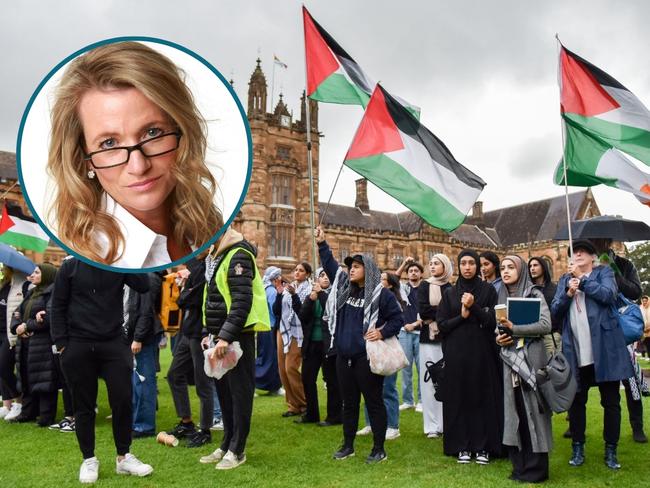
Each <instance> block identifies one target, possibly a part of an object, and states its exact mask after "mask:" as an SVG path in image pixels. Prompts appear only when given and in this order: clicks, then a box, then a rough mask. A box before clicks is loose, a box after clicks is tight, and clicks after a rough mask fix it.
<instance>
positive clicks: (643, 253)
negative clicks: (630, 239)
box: [627, 241, 650, 295]
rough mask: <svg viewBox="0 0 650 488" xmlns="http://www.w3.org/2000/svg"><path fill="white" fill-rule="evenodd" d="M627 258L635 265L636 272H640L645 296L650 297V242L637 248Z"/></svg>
mask: <svg viewBox="0 0 650 488" xmlns="http://www.w3.org/2000/svg"><path fill="white" fill-rule="evenodd" d="M627 257H628V258H629V259H630V261H632V262H633V263H634V266H636V270H637V271H638V272H639V279H640V280H641V289H642V290H643V294H644V295H650V241H646V242H644V243H643V244H639V245H638V246H635V247H634V249H632V250H631V251H630V252H629V253H628V255H627Z"/></svg>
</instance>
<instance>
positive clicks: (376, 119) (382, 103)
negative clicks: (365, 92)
mask: <svg viewBox="0 0 650 488" xmlns="http://www.w3.org/2000/svg"><path fill="white" fill-rule="evenodd" d="M400 149H404V142H403V141H402V137H401V136H400V133H399V129H398V128H397V125H395V121H394V120H393V118H392V117H391V116H390V113H389V112H388V107H386V98H385V97H384V94H383V92H382V90H381V87H380V86H379V84H377V86H376V87H375V90H374V91H373V92H372V96H371V97H370V100H369V101H368V106H367V107H366V111H365V113H364V114H363V119H362V120H361V124H359V128H358V129H357V132H356V134H355V135H354V140H353V141H352V144H351V145H350V149H348V153H347V154H346V155H345V159H346V160H349V159H359V158H365V157H368V156H374V155H376V154H383V153H387V152H392V151H398V150H400Z"/></svg>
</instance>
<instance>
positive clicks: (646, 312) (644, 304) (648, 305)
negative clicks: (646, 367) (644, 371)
mask: <svg viewBox="0 0 650 488" xmlns="http://www.w3.org/2000/svg"><path fill="white" fill-rule="evenodd" d="M641 313H642V314H643V344H644V346H645V352H644V356H645V355H646V354H647V356H648V357H650V297H648V295H643V296H642V297H641Z"/></svg>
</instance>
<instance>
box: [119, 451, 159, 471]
mask: <svg viewBox="0 0 650 488" xmlns="http://www.w3.org/2000/svg"><path fill="white" fill-rule="evenodd" d="M115 472H116V473H117V474H132V475H133V476H148V475H150V474H151V473H153V468H152V467H151V466H149V465H148V464H144V463H143V462H142V461H140V460H139V459H138V458H137V457H135V456H134V455H133V454H131V453H130V452H127V453H126V454H125V455H124V459H122V460H121V461H117V460H115Z"/></svg>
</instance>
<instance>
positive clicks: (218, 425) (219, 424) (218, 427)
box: [210, 419, 223, 430]
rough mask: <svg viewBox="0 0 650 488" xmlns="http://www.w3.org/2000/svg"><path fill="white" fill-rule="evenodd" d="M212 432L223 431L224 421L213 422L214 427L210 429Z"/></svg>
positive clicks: (215, 420)
mask: <svg viewBox="0 0 650 488" xmlns="http://www.w3.org/2000/svg"><path fill="white" fill-rule="evenodd" d="M210 430H223V420H221V419H214V421H213V422H212V427H210Z"/></svg>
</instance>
